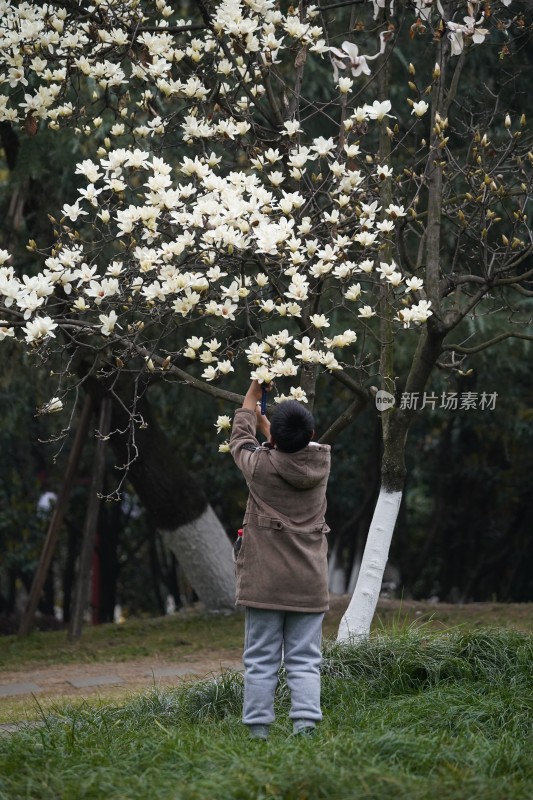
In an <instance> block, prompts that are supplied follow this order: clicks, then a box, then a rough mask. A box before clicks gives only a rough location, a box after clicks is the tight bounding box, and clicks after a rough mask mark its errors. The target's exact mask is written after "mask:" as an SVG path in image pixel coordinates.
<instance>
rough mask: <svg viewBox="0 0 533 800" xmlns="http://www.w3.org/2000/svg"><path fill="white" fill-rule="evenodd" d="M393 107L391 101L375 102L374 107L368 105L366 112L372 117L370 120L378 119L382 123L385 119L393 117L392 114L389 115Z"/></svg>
mask: <svg viewBox="0 0 533 800" xmlns="http://www.w3.org/2000/svg"><path fill="white" fill-rule="evenodd" d="M391 108H392V105H391V102H390V100H382V101H381V102H380V101H379V100H374V102H373V103H372V105H368V104H367V105H366V106H365V111H366V113H367V114H368V116H369V117H370V119H377V120H378V122H381V121H382V120H383V119H385V117H391V116H392V114H389V111H390V110H391Z"/></svg>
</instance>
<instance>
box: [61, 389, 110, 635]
mask: <svg viewBox="0 0 533 800" xmlns="http://www.w3.org/2000/svg"><path fill="white" fill-rule="evenodd" d="M111 411H112V401H111V398H110V397H104V399H103V400H102V407H101V410H100V421H99V424H98V430H99V434H100V437H99V439H98V441H97V443H96V454H95V458H94V469H93V475H92V480H91V488H90V490H89V503H88V506H87V514H86V516H85V525H84V528H83V541H82V545H81V553H80V559H79V566H78V577H77V580H76V589H75V592H74V604H73V609H72V614H71V617H70V624H69V629H68V638H69V639H79V637H80V636H81V632H82V628H83V615H84V613H85V609H86V607H87V604H88V602H89V590H90V585H91V566H92V557H93V550H94V543H95V540H96V530H97V525H98V511H99V509H100V497H99V495H100V494H101V492H102V488H103V485H104V475H105V451H106V445H107V436H108V434H109V429H110V427H111Z"/></svg>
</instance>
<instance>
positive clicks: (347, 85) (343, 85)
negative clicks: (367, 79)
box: [337, 78, 353, 94]
mask: <svg viewBox="0 0 533 800" xmlns="http://www.w3.org/2000/svg"><path fill="white" fill-rule="evenodd" d="M337 85H338V87H339V92H340V93H341V94H348V92H350V91H351V90H352V86H353V81H352V80H351V78H339V80H338V83H337Z"/></svg>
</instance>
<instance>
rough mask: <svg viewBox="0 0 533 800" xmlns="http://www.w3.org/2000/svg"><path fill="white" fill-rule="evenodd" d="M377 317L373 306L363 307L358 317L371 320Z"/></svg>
mask: <svg viewBox="0 0 533 800" xmlns="http://www.w3.org/2000/svg"><path fill="white" fill-rule="evenodd" d="M375 315H376V312H375V311H374V310H373V308H372V306H363V307H362V308H361V309H359V314H358V316H359V317H361V319H370V317H375Z"/></svg>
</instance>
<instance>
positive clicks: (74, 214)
mask: <svg viewBox="0 0 533 800" xmlns="http://www.w3.org/2000/svg"><path fill="white" fill-rule="evenodd" d="M61 213H62V214H63V216H65V217H68V218H69V219H70V221H71V222H76V220H77V219H78V217H79V216H80V215H83V214H85V215H87V211H83V209H81V208H80V201H79V200H76V202H75V203H74V204H73V205H71V206H70V205H68V203H65V205H64V206H63V208H62V209H61Z"/></svg>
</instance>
